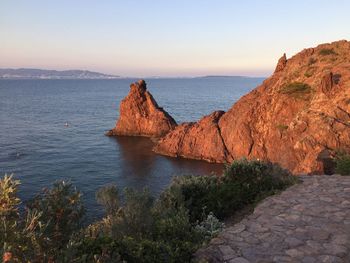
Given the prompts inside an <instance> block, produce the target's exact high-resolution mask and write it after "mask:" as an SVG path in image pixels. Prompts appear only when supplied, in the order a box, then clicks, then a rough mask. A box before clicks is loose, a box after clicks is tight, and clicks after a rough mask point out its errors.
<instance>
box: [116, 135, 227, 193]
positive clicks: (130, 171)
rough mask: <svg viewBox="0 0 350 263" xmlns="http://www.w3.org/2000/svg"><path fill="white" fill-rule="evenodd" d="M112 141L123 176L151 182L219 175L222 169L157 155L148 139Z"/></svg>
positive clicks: (132, 138) (209, 164)
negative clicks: (164, 179) (173, 177)
mask: <svg viewBox="0 0 350 263" xmlns="http://www.w3.org/2000/svg"><path fill="white" fill-rule="evenodd" d="M114 139H115V140H116V142H117V147H118V148H119V152H120V156H119V158H120V160H121V161H122V163H123V166H122V173H123V175H125V176H134V177H138V178H139V179H141V178H142V179H143V180H147V178H148V180H150V181H153V180H152V179H151V178H154V177H161V176H163V177H167V178H169V177H171V176H174V175H184V174H196V175H204V174H221V173H222V171H223V168H224V165H222V164H213V163H207V162H204V161H199V160H190V159H184V158H172V157H166V156H161V155H158V154H156V153H154V152H153V151H152V147H153V142H152V141H151V140H150V139H149V138H144V137H127V136H118V137H114ZM154 183H155V184H158V183H159V182H153V183H152V185H153V186H154ZM153 186H152V187H153ZM163 187H164V185H163Z"/></svg>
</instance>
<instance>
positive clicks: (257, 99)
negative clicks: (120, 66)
mask: <svg viewBox="0 0 350 263" xmlns="http://www.w3.org/2000/svg"><path fill="white" fill-rule="evenodd" d="M109 135H141V136H151V137H161V138H160V139H159V140H158V142H157V143H156V145H155V146H154V151H155V152H157V153H160V154H164V155H169V156H181V157H185V158H193V159H201V160H206V161H209V162H219V163H224V162H231V161H232V160H234V159H239V158H242V157H245V158H248V159H261V160H268V161H272V162H276V163H279V164H280V165H281V166H283V167H284V168H287V169H289V170H290V171H292V172H293V173H332V172H333V170H332V169H333V167H332V162H330V161H329V160H331V159H332V158H333V157H334V154H335V152H336V151H337V150H339V149H345V150H350V42H348V41H345V40H343V41H337V42H333V43H330V44H322V45H319V46H317V47H315V48H308V49H304V50H303V51H301V52H300V53H298V54H296V55H295V56H293V57H291V58H289V59H287V56H286V55H285V54H284V55H283V56H282V57H281V58H280V59H279V61H278V63H277V66H276V69H275V72H274V73H273V74H272V76H270V77H269V78H267V79H266V80H265V81H264V82H263V83H262V84H261V85H260V86H258V87H257V88H256V89H254V90H253V91H251V92H250V93H248V94H247V95H245V96H243V97H242V98H241V99H240V100H238V101H237V102H236V103H235V104H234V105H233V106H232V108H231V109H229V110H228V111H227V112H222V111H217V112H214V113H212V114H210V115H208V116H205V117H203V118H202V119H201V120H199V121H198V122H193V123H183V124H181V125H176V122H175V121H174V120H173V118H171V117H170V116H169V114H167V113H166V112H165V111H164V110H162V109H161V108H159V107H158V106H157V104H156V102H155V101H154V99H153V98H152V96H151V95H150V94H149V92H148V91H146V85H145V82H144V81H140V82H139V83H136V84H132V85H131V89H130V93H129V95H128V96H127V97H126V98H125V99H124V100H123V101H122V103H121V106H120V119H119V120H118V122H117V125H116V127H115V128H114V129H113V130H111V131H110V132H109Z"/></svg>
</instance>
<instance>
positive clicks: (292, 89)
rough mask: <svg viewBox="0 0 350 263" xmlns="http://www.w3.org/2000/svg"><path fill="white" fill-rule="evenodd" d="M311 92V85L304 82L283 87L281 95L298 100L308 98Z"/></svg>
mask: <svg viewBox="0 0 350 263" xmlns="http://www.w3.org/2000/svg"><path fill="white" fill-rule="evenodd" d="M311 92H312V89H311V87H310V85H308V84H306V83H302V82H292V83H289V84H286V85H284V86H282V88H281V89H280V93H282V94H286V95H288V96H291V97H293V98H297V99H301V98H306V97H307V95H310V93H311Z"/></svg>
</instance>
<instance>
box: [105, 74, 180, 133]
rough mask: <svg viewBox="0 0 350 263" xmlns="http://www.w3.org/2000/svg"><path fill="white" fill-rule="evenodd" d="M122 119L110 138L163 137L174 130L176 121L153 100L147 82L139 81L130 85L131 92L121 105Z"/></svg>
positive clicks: (120, 118)
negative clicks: (117, 136) (120, 136)
mask: <svg viewBox="0 0 350 263" xmlns="http://www.w3.org/2000/svg"><path fill="white" fill-rule="evenodd" d="M119 113H120V117H119V120H118V121H117V123H116V126H115V127H114V128H113V129H112V130H110V131H108V132H107V135H109V136H115V135H127V136H146V137H161V136H163V135H165V134H166V133H168V132H169V131H170V130H172V129H174V128H175V126H176V125H177V124H176V122H175V120H174V119H173V118H172V117H171V116H170V115H169V114H168V113H167V112H166V111H165V110H163V109H162V108H160V107H159V106H158V104H157V102H156V101H155V100H154V99H153V96H152V95H151V94H150V93H149V92H148V91H147V88H146V82H145V81H144V80H139V81H138V82H136V83H132V84H131V85H130V92H129V94H128V96H126V97H125V98H124V99H123V100H122V102H121V103H120V112H119Z"/></svg>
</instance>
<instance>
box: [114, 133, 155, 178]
mask: <svg viewBox="0 0 350 263" xmlns="http://www.w3.org/2000/svg"><path fill="white" fill-rule="evenodd" d="M113 138H114V139H115V140H116V141H117V144H118V146H119V150H120V160H121V161H122V163H123V165H122V173H123V174H132V175H133V176H136V177H148V176H150V174H151V172H152V170H153V166H154V162H155V159H156V158H155V157H156V156H155V154H154V153H153V152H152V146H153V143H152V141H151V140H150V139H149V138H143V137H128V136H117V137H113Z"/></svg>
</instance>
